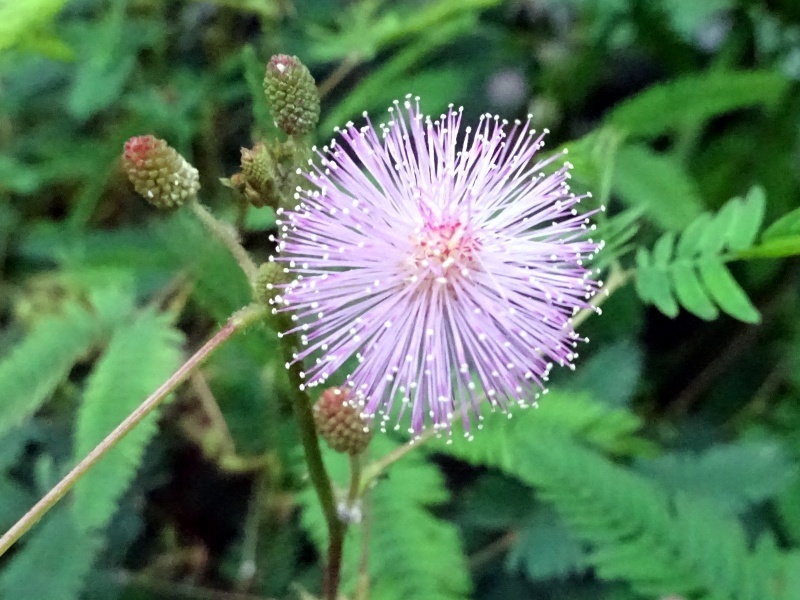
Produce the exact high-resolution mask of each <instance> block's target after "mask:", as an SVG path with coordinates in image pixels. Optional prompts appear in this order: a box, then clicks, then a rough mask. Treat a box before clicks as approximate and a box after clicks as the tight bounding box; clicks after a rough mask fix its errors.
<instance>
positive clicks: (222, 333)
mask: <svg viewBox="0 0 800 600" xmlns="http://www.w3.org/2000/svg"><path fill="white" fill-rule="evenodd" d="M265 313H266V309H265V308H264V307H262V306H257V305H252V306H248V307H246V308H243V309H242V310H240V311H238V312H236V313H234V314H233V315H232V316H231V318H230V319H228V322H227V323H225V325H224V326H223V327H222V328H221V329H220V330H219V331H218V332H217V333H216V334H215V335H214V336H213V337H212V338H211V339H210V340H208V341H207V342H206V343H205V344H203V346H202V347H201V348H200V349H199V350H198V351H197V352H195V353H194V355H192V357H191V358H189V360H187V361H186V362H185V363H184V364H183V365H181V367H180V368H179V369H178V370H177V371H175V372H174V373H173V374H172V375H171V376H170V377H169V379H167V380H166V381H165V382H164V383H162V384H161V386H159V388H158V389H157V390H155V391H154V392H153V393H152V394H150V395H149V396H148V397H147V398H146V399H145V400H144V401H143V402H142V403H141V404H140V405H139V406H138V407H137V408H136V410H134V411H133V412H132V413H131V414H130V415H128V417H127V418H126V419H125V420H124V421H122V423H120V424H119V425H118V426H117V427H116V429H114V430H113V431H112V432H111V433H109V434H108V435H107V436H106V437H105V438H104V439H103V441H101V442H100V443H99V444H98V445H97V446H96V447H95V448H94V450H92V451H91V452H89V454H87V455H86V457H85V458H84V459H83V460H81V461H80V462H79V463H78V464H77V465H75V467H74V468H73V469H72V470H71V471H70V472H69V473H67V475H66V476H65V477H64V478H63V479H62V480H61V481H59V482H58V483H57V484H56V485H55V486H54V487H53V488H52V489H51V490H50V491H49V492H47V494H45V495H44V497H43V498H42V499H41V500H39V502H37V503H36V504H35V505H34V506H33V508H31V509H30V510H29V511H28V512H27V513H25V514H24V515H23V516H22V518H21V519H20V520H19V521H17V522H16V523H15V524H14V525H13V526H12V527H11V529H9V530H8V531H7V532H6V533H5V535H3V537H2V538H0V556H2V555H3V554H5V553H6V551H8V549H9V548H11V546H13V545H14V543H15V542H16V541H17V540H18V539H19V538H20V537H22V536H23V535H24V534H25V533H26V532H27V531H28V530H29V529H30V528H31V527H33V525H34V524H36V523H37V522H38V521H39V520H40V519H41V518H42V517H43V516H44V515H45V513H47V511H49V510H50V509H51V508H53V506H55V504H56V503H57V502H58V501H59V500H61V498H63V497H64V496H65V495H66V494H67V492H69V491H70V490H71V489H72V488H73V486H74V485H75V484H76V483H77V482H78V481H79V480H80V479H81V477H83V476H84V475H85V474H86V473H87V472H88V471H89V469H91V468H92V467H93V466H94V465H95V463H97V461H99V460H100V459H101V458H103V456H104V455H105V454H106V453H107V452H108V451H109V450H111V449H112V448H113V447H114V446H116V445H117V443H118V442H119V441H120V440H121V439H122V438H123V437H124V436H125V435H127V433H128V432H130V430H131V429H133V428H134V427H135V426H136V425H137V424H138V423H139V422H140V421H141V420H142V419H144V418H145V417H146V416H147V415H148V414H150V413H151V412H152V411H153V409H155V408H156V407H157V406H158V405H159V404H161V402H162V401H163V400H164V399H165V398H166V397H167V396H168V395H169V394H170V393H171V392H172V391H173V390H174V389H175V388H177V387H178V386H179V385H180V384H181V383H183V382H184V381H185V380H186V379H187V378H188V377H189V375H191V373H192V372H193V371H194V370H195V369H196V368H197V367H198V366H199V365H200V364H202V363H203V361H205V360H206V359H207V358H208V357H209V356H210V355H211V354H212V353H213V352H214V351H215V350H216V349H217V348H219V347H220V346H221V345H222V344H223V343H224V342H226V341H227V340H228V339H229V338H230V337H231V336H232V335H233V334H234V333H236V332H237V331H239V330H240V329H242V328H243V327H246V326H247V325H249V324H250V323H252V322H254V321H256V320H258V319H259V318H261V317H263V316H264V315H265Z"/></svg>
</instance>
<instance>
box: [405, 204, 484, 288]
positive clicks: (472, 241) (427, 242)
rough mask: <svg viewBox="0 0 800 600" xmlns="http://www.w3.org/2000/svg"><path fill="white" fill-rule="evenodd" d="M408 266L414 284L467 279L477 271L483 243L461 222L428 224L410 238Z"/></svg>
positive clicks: (450, 221)
mask: <svg viewBox="0 0 800 600" xmlns="http://www.w3.org/2000/svg"><path fill="white" fill-rule="evenodd" d="M410 240H411V244H412V251H411V255H410V256H409V258H408V265H409V267H410V268H411V270H412V272H413V275H412V280H413V281H418V280H436V281H437V282H439V283H447V282H448V280H449V279H450V278H451V277H452V276H458V277H466V276H467V275H469V271H470V270H471V269H473V268H474V267H475V264H476V253H477V251H478V250H479V249H480V243H479V242H478V240H477V239H476V238H475V236H474V235H473V234H472V232H471V231H470V230H469V228H468V227H467V226H466V225H464V224H463V223H462V222H461V221H460V220H457V219H456V220H449V221H446V222H443V223H426V224H425V225H424V226H423V227H422V228H421V229H420V230H418V231H415V232H414V233H413V234H412V235H411V236H410Z"/></svg>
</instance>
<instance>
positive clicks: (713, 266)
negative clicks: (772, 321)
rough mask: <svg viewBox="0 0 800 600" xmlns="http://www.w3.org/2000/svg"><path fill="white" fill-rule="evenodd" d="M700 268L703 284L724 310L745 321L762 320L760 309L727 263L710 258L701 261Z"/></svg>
mask: <svg viewBox="0 0 800 600" xmlns="http://www.w3.org/2000/svg"><path fill="white" fill-rule="evenodd" d="M698 269H699V271H700V278H701V279H702V280H703V285H704V286H705V288H706V289H707V290H708V293H709V294H710V295H711V297H712V298H713V299H714V301H715V302H716V303H717V304H718V305H719V306H720V308H722V310H724V311H725V312H726V313H728V314H729V315H731V316H732V317H736V318H737V319H739V320H740V321H744V322H745V323H758V322H759V321H761V315H760V314H759V312H758V309H757V308H756V307H755V306H753V303H752V302H750V299H749V298H748V297H747V294H745V293H744V290H742V288H741V287H740V286H739V284H738V283H736V280H735V279H734V278H733V276H732V275H731V273H730V271H728V269H727V267H725V265H723V264H722V263H720V262H716V261H713V260H709V261H703V262H701V263H699V265H698Z"/></svg>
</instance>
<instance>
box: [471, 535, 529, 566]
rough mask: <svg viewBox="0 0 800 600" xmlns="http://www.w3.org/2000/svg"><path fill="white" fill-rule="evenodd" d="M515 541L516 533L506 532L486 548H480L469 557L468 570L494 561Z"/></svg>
mask: <svg viewBox="0 0 800 600" xmlns="http://www.w3.org/2000/svg"><path fill="white" fill-rule="evenodd" d="M516 541H517V532H516V531H513V530H511V531H506V532H505V533H504V534H503V535H501V536H500V537H499V538H497V539H496V540H494V541H492V542H490V543H489V544H488V545H487V546H485V547H483V548H481V549H480V550H478V551H477V552H475V554H473V555H471V556H470V557H469V568H470V569H471V570H475V569H478V568H480V567H482V566H483V565H485V564H486V563H488V562H490V561H492V560H494V559H495V558H497V557H498V556H501V555H503V554H505V553H506V552H508V551H509V550H510V549H511V546H513V545H514V542H516Z"/></svg>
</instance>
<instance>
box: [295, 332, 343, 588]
mask: <svg viewBox="0 0 800 600" xmlns="http://www.w3.org/2000/svg"><path fill="white" fill-rule="evenodd" d="M294 341H296V340H295V338H294V336H291V335H289V336H284V337H283V338H282V347H283V353H284V357H285V359H286V362H287V364H288V365H289V366H288V372H289V381H290V382H291V384H292V388H293V389H294V391H295V393H294V397H293V398H292V409H293V410H294V416H295V419H296V420H297V426H298V428H299V429H300V438H301V441H302V443H303V450H304V452H305V456H306V463H307V465H308V475H309V478H310V479H311V484H312V485H313V486H314V490H315V491H316V493H317V497H318V498H319V502H320V505H321V506H322V514H323V515H324V516H325V522H326V523H327V525H328V563H327V565H326V568H325V581H324V583H323V598H324V599H325V600H336V598H337V594H338V590H339V580H340V579H341V570H342V549H343V547H344V534H345V526H344V523H343V522H342V520H341V519H340V518H339V512H338V510H337V509H336V499H335V497H334V494H333V486H332V485H331V480H330V477H328V472H327V470H326V469H325V463H324V462H323V460H322V452H321V451H320V448H319V437H318V436H317V428H316V425H315V424H314V414H313V412H312V410H311V400H310V399H309V397H308V394H306V393H305V391H304V389H305V386H304V385H303V378H302V377H301V376H300V371H301V365H300V363H297V362H292V361H293V359H292V354H293V352H294V346H295V344H294Z"/></svg>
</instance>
